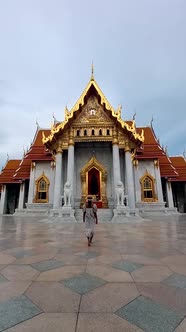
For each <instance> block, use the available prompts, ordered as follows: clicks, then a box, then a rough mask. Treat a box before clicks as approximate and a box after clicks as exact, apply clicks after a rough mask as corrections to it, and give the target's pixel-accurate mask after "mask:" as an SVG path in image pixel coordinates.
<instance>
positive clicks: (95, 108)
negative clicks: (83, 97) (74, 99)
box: [73, 95, 113, 125]
mask: <svg viewBox="0 0 186 332" xmlns="http://www.w3.org/2000/svg"><path fill="white" fill-rule="evenodd" d="M103 123H107V124H112V123H113V121H112V120H111V119H110V117H109V115H108V114H107V113H106V111H105V110H104V107H103V106H102V105H100V103H99V102H98V99H97V97H96V96H94V95H91V96H90V97H89V98H88V101H87V103H86V104H85V105H84V106H83V107H82V111H81V113H80V114H79V115H78V116H77V118H76V119H75V120H74V121H73V125H83V124H85V125H86V124H94V125H95V124H96V125H100V124H103Z"/></svg>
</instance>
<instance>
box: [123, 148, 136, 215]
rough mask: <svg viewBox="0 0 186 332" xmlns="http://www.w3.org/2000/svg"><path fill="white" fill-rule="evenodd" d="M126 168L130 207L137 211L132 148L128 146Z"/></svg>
mask: <svg viewBox="0 0 186 332" xmlns="http://www.w3.org/2000/svg"><path fill="white" fill-rule="evenodd" d="M125 168H126V181H127V190H128V205H129V208H130V209H135V193H134V177H133V165H132V158H131V152H130V147H129V145H128V144H126V146H125Z"/></svg>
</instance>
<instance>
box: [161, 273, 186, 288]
mask: <svg viewBox="0 0 186 332" xmlns="http://www.w3.org/2000/svg"><path fill="white" fill-rule="evenodd" d="M163 284H165V285H168V286H173V287H179V288H183V289H186V276H183V275H181V274H177V273H174V274H172V275H171V276H170V277H168V278H167V279H165V280H163Z"/></svg>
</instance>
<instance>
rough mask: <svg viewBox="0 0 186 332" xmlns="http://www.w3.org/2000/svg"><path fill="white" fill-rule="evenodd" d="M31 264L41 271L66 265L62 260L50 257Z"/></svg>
mask: <svg viewBox="0 0 186 332" xmlns="http://www.w3.org/2000/svg"><path fill="white" fill-rule="evenodd" d="M31 266H32V267H33V268H34V269H36V270H38V271H40V272H44V271H49V270H53V269H56V268H58V267H62V266H64V263H63V262H62V261H58V260H55V259H50V260H47V261H43V262H39V263H34V264H31Z"/></svg>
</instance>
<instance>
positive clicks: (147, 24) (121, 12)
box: [0, 0, 186, 167]
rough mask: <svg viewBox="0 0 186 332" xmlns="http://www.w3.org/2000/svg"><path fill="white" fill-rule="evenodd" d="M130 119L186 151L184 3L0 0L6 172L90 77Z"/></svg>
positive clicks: (175, 151) (0, 151) (1, 156)
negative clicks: (149, 127)
mask: <svg viewBox="0 0 186 332" xmlns="http://www.w3.org/2000/svg"><path fill="white" fill-rule="evenodd" d="M92 61H93V62H94V73H95V75H94V76H95V79H96V81H97V83H98V85H99V86H100V88H101V89H102V91H103V93H104V94H105V95H106V97H107V99H108V100H109V102H110V103H111V104H112V106H113V107H114V108H116V107H117V106H118V104H122V107H123V108H122V117H123V119H124V120H129V119H131V118H132V117H133V114H134V113H135V112H136V125H137V126H147V125H149V124H150V121H151V119H152V115H153V118H154V121H153V126H154V129H155V132H156V135H157V137H158V138H159V139H160V143H161V144H162V145H163V146H164V147H165V146H167V147H168V153H169V154H170V155H180V154H183V151H184V149H186V1H185V0H115V1H111V0H99V1H98V0H94V1H85V0H79V1H76V0H0V167H2V166H3V165H4V164H5V162H6V159H7V153H8V155H9V158H10V159H14V158H21V157H22V154H23V148H24V149H26V148H27V147H29V146H30V143H31V141H32V139H33V136H34V134H35V131H36V120H37V122H38V123H39V125H40V127H42V128H48V127H50V124H51V121H52V114H54V115H55V117H56V118H57V119H58V120H63V119H64V108H65V106H66V105H67V106H68V108H69V109H70V108H71V107H72V106H73V105H74V103H75V102H76V100H77V99H78V98H79V96H80V95H81V93H82V91H83V89H84V88H85V86H86V84H87V83H88V81H89V79H90V74H91V63H92Z"/></svg>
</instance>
